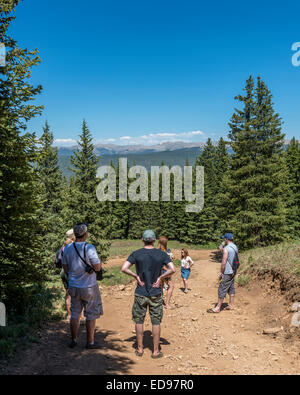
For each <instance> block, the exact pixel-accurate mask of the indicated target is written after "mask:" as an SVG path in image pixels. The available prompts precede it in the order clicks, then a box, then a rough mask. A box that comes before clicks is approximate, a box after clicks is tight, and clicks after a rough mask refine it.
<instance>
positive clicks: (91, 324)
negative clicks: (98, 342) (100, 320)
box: [85, 320, 96, 344]
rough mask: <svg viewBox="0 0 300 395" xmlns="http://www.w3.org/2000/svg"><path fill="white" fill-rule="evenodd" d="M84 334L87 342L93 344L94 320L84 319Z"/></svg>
mask: <svg viewBox="0 0 300 395" xmlns="http://www.w3.org/2000/svg"><path fill="white" fill-rule="evenodd" d="M85 325H86V335H87V342H88V344H94V337H95V327H96V320H89V321H88V320H86V323H85Z"/></svg>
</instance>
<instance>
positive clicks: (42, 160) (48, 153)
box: [37, 122, 67, 270]
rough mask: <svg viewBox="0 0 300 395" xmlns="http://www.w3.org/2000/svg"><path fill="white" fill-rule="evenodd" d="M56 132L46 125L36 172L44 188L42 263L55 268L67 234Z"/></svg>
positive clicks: (40, 141)
mask: <svg viewBox="0 0 300 395" xmlns="http://www.w3.org/2000/svg"><path fill="white" fill-rule="evenodd" d="M53 140H54V139H53V133H52V132H51V131H50V127H49V125H48V123H47V122H46V124H45V127H44V128H43V135H42V136H41V138H40V139H39V145H40V146H39V150H38V156H37V172H38V175H39V177H40V182H41V184H42V186H43V193H42V195H41V196H42V199H43V211H42V215H41V224H42V227H43V229H42V237H43V257H44V259H43V261H44V264H45V265H46V266H48V267H49V269H50V270H51V268H52V269H53V262H52V261H53V254H54V253H55V251H57V250H58V248H59V247H60V246H61V244H62V241H63V236H64V235H65V232H66V230H67V229H66V227H65V224H64V219H63V216H62V210H63V203H64V202H63V199H62V190H63V178H62V174H61V171H60V170H59V166H58V153H57V148H54V147H53V146H52V145H53Z"/></svg>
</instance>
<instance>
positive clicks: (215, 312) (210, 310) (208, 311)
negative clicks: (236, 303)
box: [206, 309, 220, 314]
mask: <svg viewBox="0 0 300 395" xmlns="http://www.w3.org/2000/svg"><path fill="white" fill-rule="evenodd" d="M206 311H207V313H213V314H219V313H220V311H215V310H214V309H208V310H206Z"/></svg>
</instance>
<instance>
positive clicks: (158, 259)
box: [122, 230, 175, 358]
mask: <svg viewBox="0 0 300 395" xmlns="http://www.w3.org/2000/svg"><path fill="white" fill-rule="evenodd" d="M142 240H143V242H144V248H142V249H140V250H137V251H135V252H133V253H132V254H131V255H130V257H129V258H128V259H127V261H126V262H125V263H124V265H123V267H122V272H123V273H126V274H128V275H129V276H132V277H134V278H135V279H136V280H137V288H136V290H135V297H134V303H133V307H132V319H133V321H134V322H135V327H136V337H137V343H138V348H137V349H136V352H135V353H136V355H137V356H139V357H141V356H142V355H143V354H144V347H143V335H144V321H145V316H146V312H147V309H148V308H149V313H150V318H151V322H152V334H153V354H152V358H161V357H162V356H163V354H162V352H160V350H159V340H160V324H161V321H162V317H163V298H162V290H161V280H162V279H163V278H165V277H169V276H170V275H172V274H174V273H175V267H174V264H173V262H171V259H170V257H169V255H168V254H166V253H165V252H163V251H161V250H158V249H156V248H154V243H155V240H156V237H155V234H154V232H153V231H152V230H147V231H145V232H144V234H143V239H142ZM132 265H135V267H136V274H135V273H133V272H132V271H131V270H130V269H129V268H130V267H131V266H132ZM163 266H166V267H167V268H168V270H167V271H166V272H165V273H164V274H161V271H162V270H161V269H162V267H163Z"/></svg>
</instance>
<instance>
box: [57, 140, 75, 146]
mask: <svg viewBox="0 0 300 395" xmlns="http://www.w3.org/2000/svg"><path fill="white" fill-rule="evenodd" d="M75 144H77V141H76V140H73V139H56V140H54V145H58V146H65V145H75Z"/></svg>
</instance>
